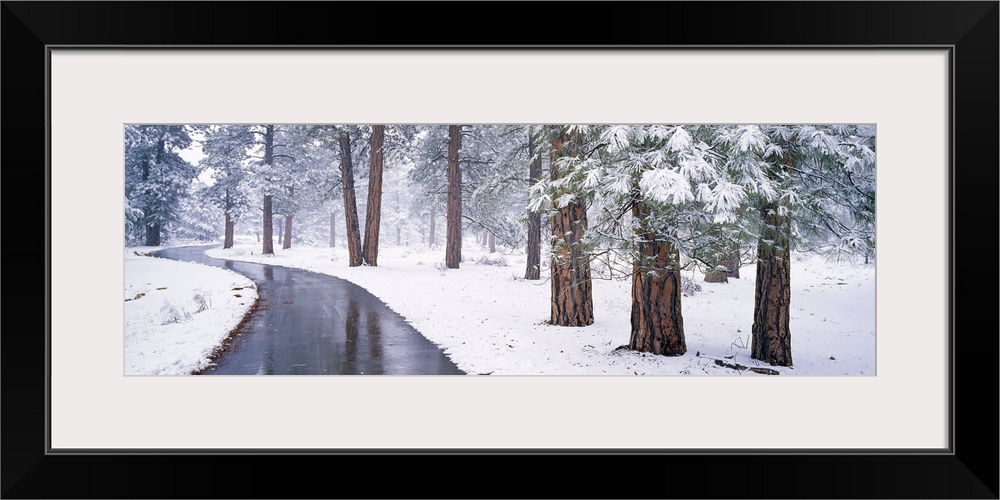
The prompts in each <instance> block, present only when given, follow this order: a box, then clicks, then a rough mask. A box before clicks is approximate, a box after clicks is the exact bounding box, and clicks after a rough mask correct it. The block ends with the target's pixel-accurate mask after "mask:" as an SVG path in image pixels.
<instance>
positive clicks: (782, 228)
mask: <svg viewBox="0 0 1000 500" xmlns="http://www.w3.org/2000/svg"><path fill="white" fill-rule="evenodd" d="M778 210H779V206H778V205H777V204H769V205H765V206H764V207H763V208H762V209H761V214H760V215H761V219H762V221H763V223H764V224H763V228H762V230H761V234H760V240H759V241H758V243H757V281H756V283H755V292H754V310H753V327H752V332H753V340H752V341H751V349H750V357H752V358H753V359H759V360H761V361H764V362H766V363H768V364H770V365H777V366H792V333H791V331H790V329H789V327H788V320H789V316H790V311H791V307H790V305H789V302H790V300H791V281H792V280H791V263H792V260H791V252H790V248H789V236H788V234H789V229H790V227H789V224H790V221H789V218H788V217H787V216H781V215H779V213H778Z"/></svg>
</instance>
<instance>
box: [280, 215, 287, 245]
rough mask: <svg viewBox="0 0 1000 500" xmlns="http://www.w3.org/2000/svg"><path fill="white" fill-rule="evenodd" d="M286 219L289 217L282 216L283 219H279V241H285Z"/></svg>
mask: <svg viewBox="0 0 1000 500" xmlns="http://www.w3.org/2000/svg"><path fill="white" fill-rule="evenodd" d="M286 219H288V217H282V218H281V220H280V221H278V241H285V220H286Z"/></svg>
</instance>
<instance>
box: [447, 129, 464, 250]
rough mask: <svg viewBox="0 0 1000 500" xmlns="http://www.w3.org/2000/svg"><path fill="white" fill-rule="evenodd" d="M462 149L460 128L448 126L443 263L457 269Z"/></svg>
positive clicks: (460, 248) (460, 230) (460, 239)
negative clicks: (460, 152) (446, 227)
mask: <svg viewBox="0 0 1000 500" xmlns="http://www.w3.org/2000/svg"><path fill="white" fill-rule="evenodd" d="M461 148H462V126H461V125H449V126H448V241H447V243H446V246H445V254H444V262H445V266H447V267H448V269H458V266H459V263H461V262H462V170H461V168H460V166H459V162H458V152H459V150H460V149H461Z"/></svg>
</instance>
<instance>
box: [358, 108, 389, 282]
mask: <svg viewBox="0 0 1000 500" xmlns="http://www.w3.org/2000/svg"><path fill="white" fill-rule="evenodd" d="M384 144H385V125H372V138H371V162H370V163H369V168H368V210H367V212H368V213H367V216H366V217H365V243H364V248H362V252H361V253H362V254H363V255H364V259H365V264H367V265H369V266H377V265H378V233H379V230H380V226H381V224H382V160H383V158H384V156H385V153H384V151H383V145H384Z"/></svg>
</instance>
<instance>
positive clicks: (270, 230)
mask: <svg viewBox="0 0 1000 500" xmlns="http://www.w3.org/2000/svg"><path fill="white" fill-rule="evenodd" d="M264 164H265V165H267V168H271V167H272V166H273V165H274V125H265V126H264ZM264 189H265V192H266V190H267V189H270V186H265V187H264ZM263 209H264V247H263V249H262V250H261V253H263V254H264V255H267V254H271V255H274V214H273V211H272V210H273V208H272V196H271V195H270V194H265V195H264V207H263Z"/></svg>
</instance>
